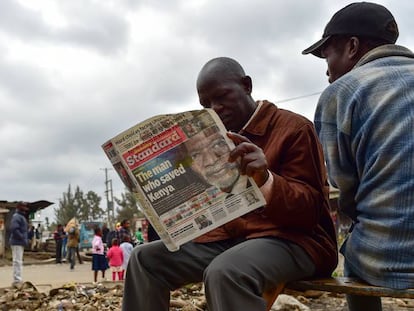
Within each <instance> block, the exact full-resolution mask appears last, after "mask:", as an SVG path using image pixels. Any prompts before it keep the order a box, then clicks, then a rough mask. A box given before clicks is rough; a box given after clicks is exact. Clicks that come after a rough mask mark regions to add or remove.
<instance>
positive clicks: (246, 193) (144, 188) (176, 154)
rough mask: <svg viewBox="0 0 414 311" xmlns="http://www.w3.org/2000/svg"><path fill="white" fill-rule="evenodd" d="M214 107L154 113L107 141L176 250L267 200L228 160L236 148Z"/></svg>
mask: <svg viewBox="0 0 414 311" xmlns="http://www.w3.org/2000/svg"><path fill="white" fill-rule="evenodd" d="M226 132H227V130H226V129H225V127H224V125H223V123H222V122H221V120H220V118H219V117H218V115H217V114H216V113H215V112H214V111H213V110H212V109H202V110H194V111H186V112H182V113H177V114H166V115H159V116H155V117H152V118H150V119H148V120H146V121H144V122H141V123H139V124H137V125H135V126H133V127H131V128H129V129H128V130H126V131H124V132H122V133H121V134H119V135H117V136H115V137H114V138H112V139H110V140H109V141H107V142H106V143H105V144H103V145H102V148H103V149H104V151H105V153H106V155H107V156H108V158H109V160H110V161H111V163H112V165H113V167H114V168H115V170H116V171H117V173H118V175H119V177H120V178H121V180H122V181H123V183H124V184H125V186H126V187H127V188H128V189H129V190H130V191H131V192H132V193H133V194H134V195H135V196H136V198H137V201H138V204H139V205H140V208H141V210H142V211H143V213H144V214H145V216H146V217H147V219H148V220H149V222H150V223H151V224H152V226H153V227H154V229H155V230H156V231H157V233H158V235H159V236H160V238H161V239H162V240H163V242H164V243H165V245H166V247H167V248H168V249H169V250H170V251H176V250H178V249H179V247H180V245H182V244H184V243H186V242H188V241H190V240H192V239H194V238H197V237H199V236H200V235H202V234H204V233H206V232H208V231H211V230H213V229H215V228H217V227H219V226H221V225H223V224H225V223H227V222H229V221H231V220H233V219H235V218H237V217H239V216H242V215H244V214H246V213H248V212H250V211H252V210H254V209H256V208H258V207H262V206H264V205H265V199H264V197H263V195H262V193H261V192H260V190H259V189H258V187H257V185H256V183H255V182H254V180H253V179H251V178H248V177H246V176H245V175H240V171H239V163H237V162H235V163H230V162H228V161H227V159H228V154H229V152H230V150H231V149H233V148H234V144H233V142H232V141H231V140H230V139H229V138H228V137H227V135H226Z"/></svg>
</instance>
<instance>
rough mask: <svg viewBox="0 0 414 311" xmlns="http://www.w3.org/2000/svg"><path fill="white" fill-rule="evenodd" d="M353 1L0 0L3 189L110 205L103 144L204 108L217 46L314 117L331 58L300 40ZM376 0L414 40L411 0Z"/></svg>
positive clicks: (408, 40)
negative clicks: (206, 72)
mask: <svg viewBox="0 0 414 311" xmlns="http://www.w3.org/2000/svg"><path fill="white" fill-rule="evenodd" d="M350 2H352V1H339V0H336V1H330V0H320V1H316V0H314V1H311V0H289V1H285V0H254V1H251V0H225V1H223V0H194V1H192V0H182V1H178V0H168V1H164V0H71V1H57V0H55V1H53V0H36V1H30V0H20V1H18V0H0V143H1V146H2V147H1V149H2V151H1V153H0V200H8V201H15V200H26V201H35V200H39V199H45V200H49V201H52V202H58V199H59V198H61V197H62V193H63V192H65V191H66V190H67V187H68V185H69V184H71V185H72V186H73V187H75V186H79V187H80V188H81V189H82V190H83V191H85V192H87V191H89V190H93V191H95V192H96V193H98V195H100V196H102V198H103V206H106V204H105V200H104V197H105V193H104V191H105V184H104V181H105V172H104V170H103V169H104V168H110V163H109V161H108V160H107V158H106V156H105V155H104V153H103V151H102V150H101V147H100V146H101V144H102V143H104V142H105V141H106V140H107V139H108V138H111V137H113V136H115V135H116V134H118V133H119V132H121V131H123V130H125V129H127V128H128V127H130V126H132V125H134V124H136V123H137V122H140V121H143V120H144V119H146V118H148V117H151V116H153V115H156V114H161V113H171V112H179V111H183V110H189V109H199V108H200V106H199V104H198V100H197V96H196V91H195V79H196V77H197V74H198V72H199V70H200V68H201V67H202V65H203V64H204V63H205V62H206V61H208V60H209V59H211V58H214V57H217V56H229V57H232V58H235V59H236V60H238V61H239V62H240V63H241V64H242V65H243V66H244V68H245V70H246V72H247V74H249V75H250V76H251V77H252V79H253V97H254V98H255V99H268V100H271V101H273V102H275V103H277V105H278V106H280V107H282V108H286V109H290V110H293V111H295V112H298V113H301V114H303V115H305V116H306V117H308V118H309V119H312V118H313V111H314V108H315V105H316V102H317V99H318V94H319V93H320V92H321V91H322V90H323V89H324V88H325V87H326V86H327V77H326V75H325V72H326V64H325V62H324V60H321V59H317V58H316V57H313V56H303V55H301V51H302V50H303V49H304V48H306V47H307V46H308V45H310V44H312V43H313V42H314V41H316V40H317V39H319V38H320V36H321V34H322V32H323V28H324V26H325V24H326V23H327V21H328V20H329V19H330V17H331V16H332V14H333V13H334V12H336V11H337V10H338V9H340V8H342V7H343V6H345V5H346V4H348V3H350ZM379 3H381V4H383V5H385V6H387V7H388V8H389V9H390V10H391V12H392V13H393V14H394V16H395V18H396V20H397V23H398V24H399V28H400V38H399V41H398V42H399V43H400V44H402V45H405V46H407V47H408V48H411V49H414V34H413V32H412V29H414V19H413V18H412V16H413V14H414V2H412V1H411V0H390V1H379ZM108 172H109V178H110V179H112V181H113V191H114V195H115V196H118V197H119V196H120V193H121V192H123V191H124V188H123V185H122V184H121V182H120V180H119V178H118V176H117V175H116V173H115V172H114V171H113V170H109V171H108ZM55 207H56V205H54V206H51V207H50V208H48V209H47V210H46V211H43V212H42V216H43V217H44V216H45V215H48V216H49V217H50V216H51V215H53V209H54V208H55Z"/></svg>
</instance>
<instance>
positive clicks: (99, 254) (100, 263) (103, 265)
mask: <svg viewBox="0 0 414 311" xmlns="http://www.w3.org/2000/svg"><path fill="white" fill-rule="evenodd" d="M94 232H95V236H94V237H93V240H92V270H93V271H94V274H93V280H94V283H96V282H97V279H98V271H102V279H105V270H106V269H108V262H107V260H106V257H105V255H104V245H103V242H102V230H101V228H99V227H96V228H95V230H94Z"/></svg>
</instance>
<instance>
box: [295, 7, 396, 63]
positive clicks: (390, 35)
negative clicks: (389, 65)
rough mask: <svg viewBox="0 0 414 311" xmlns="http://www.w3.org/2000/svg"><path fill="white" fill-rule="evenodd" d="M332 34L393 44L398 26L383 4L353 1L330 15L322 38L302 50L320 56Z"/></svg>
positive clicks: (303, 52)
mask: <svg viewBox="0 0 414 311" xmlns="http://www.w3.org/2000/svg"><path fill="white" fill-rule="evenodd" d="M333 35H351V36H364V37H368V38H376V39H381V40H384V41H385V42H387V43H390V44H393V43H395V42H396V41H397V38H398V26H397V23H396V21H395V19H394V16H392V14H391V12H390V11H388V9H386V8H385V7H384V6H382V5H379V4H376V3H371V2H355V3H351V4H349V5H347V6H346V7H344V8H343V9H341V10H339V11H338V12H336V13H335V14H334V16H332V18H331V20H330V21H329V23H328V24H327V25H326V27H325V30H324V32H323V35H322V39H321V40H319V41H318V42H316V43H314V44H312V45H311V46H310V47H308V48H307V49H305V50H303V51H302V54H309V53H311V54H313V55H315V56H317V57H321V58H322V55H321V48H322V46H323V45H324V44H325V43H326V42H327V41H328V40H329V38H330V37H331V36H333Z"/></svg>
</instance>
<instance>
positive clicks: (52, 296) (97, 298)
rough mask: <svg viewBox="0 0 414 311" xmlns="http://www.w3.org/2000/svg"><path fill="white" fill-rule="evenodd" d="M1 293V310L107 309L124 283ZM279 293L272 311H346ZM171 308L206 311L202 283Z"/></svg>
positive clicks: (402, 303)
mask: <svg viewBox="0 0 414 311" xmlns="http://www.w3.org/2000/svg"><path fill="white" fill-rule="evenodd" d="M1 291H2V292H0V311H6V310H7V311H23V310H30V311H32V310H38V311H49V310H50V311H51V310H54V311H55V310H59V311H63V310H65V311H67V310H82V311H83V310H85V311H107V310H120V309H121V304H122V294H123V284H122V283H112V282H108V283H103V284H96V285H92V284H88V285H85V284H66V285H64V286H62V287H59V288H53V289H51V290H50V291H49V292H41V291H39V290H38V289H37V288H36V287H35V286H34V285H33V284H32V283H30V282H25V283H23V284H22V285H21V286H20V287H18V288H9V289H3V290H1ZM291 294H292V295H280V296H279V298H278V299H277V301H276V303H275V304H274V305H273V307H272V309H271V310H272V311H309V310H312V311H325V310H330V311H345V310H347V306H346V302H345V298H344V295H337V294H329V293H322V292H315V291H308V292H307V293H298V292H296V294H295V293H293V292H292V293H291ZM383 310H384V311H394V310H398V311H400V310H414V304H413V301H412V300H409V299H408V300H407V299H404V300H403V299H391V298H384V299H383ZM170 311H207V303H206V299H205V295H204V290H203V287H202V285H201V284H193V285H189V286H186V287H183V288H181V289H179V290H176V291H174V292H172V293H171V302H170Z"/></svg>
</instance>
